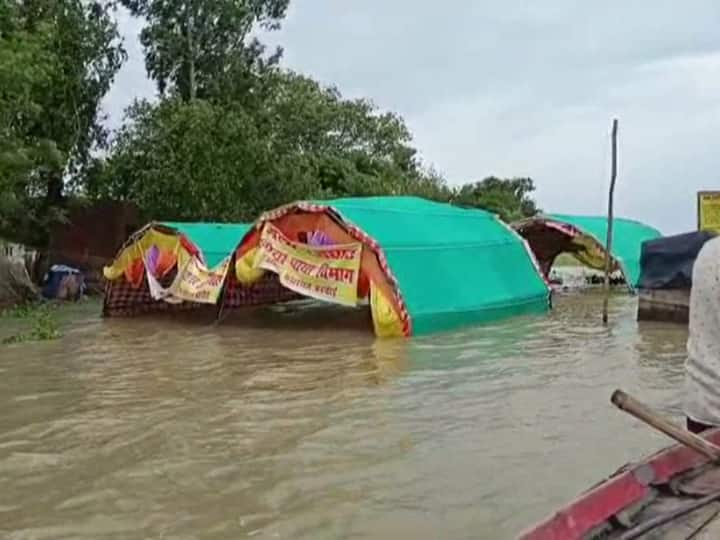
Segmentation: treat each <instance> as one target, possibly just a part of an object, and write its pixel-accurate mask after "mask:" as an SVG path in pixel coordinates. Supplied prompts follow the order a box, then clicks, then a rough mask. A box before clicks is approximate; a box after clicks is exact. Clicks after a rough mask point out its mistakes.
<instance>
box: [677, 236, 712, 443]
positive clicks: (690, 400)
mask: <svg viewBox="0 0 720 540" xmlns="http://www.w3.org/2000/svg"><path fill="white" fill-rule="evenodd" d="M688 329H689V337H688V342H687V360H686V361H685V407H684V409H685V416H686V421H687V429H688V430H689V431H692V432H693V433H700V432H702V431H705V430H706V429H710V428H713V427H716V426H720V237H716V238H712V239H711V240H708V241H707V242H705V244H704V245H703V247H702V248H701V249H700V252H699V253H698V256H697V258H696V259H695V264H694V265H693V271H692V286H691V289H690V319H689V324H688Z"/></svg>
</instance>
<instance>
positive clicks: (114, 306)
mask: <svg viewBox="0 0 720 540" xmlns="http://www.w3.org/2000/svg"><path fill="white" fill-rule="evenodd" d="M176 273H177V270H176V269H173V270H172V271H170V272H169V273H168V274H167V275H166V276H165V277H164V278H162V279H161V280H160V284H161V285H162V286H163V287H169V286H170V284H171V283H172V281H173V279H175V275H176ZM298 298H302V297H301V296H300V295H299V294H297V293H295V292H293V291H291V290H289V289H286V288H285V287H283V286H282V285H281V284H280V280H279V279H278V276H277V274H274V273H272V272H267V273H266V274H265V275H264V276H263V277H262V278H261V279H260V280H259V281H258V282H257V283H253V284H252V285H243V284H241V283H239V282H238V281H237V279H236V278H235V275H234V274H233V273H232V272H231V273H229V275H228V277H227V279H226V280H225V291H224V292H223V293H222V294H221V296H220V302H222V305H223V309H235V308H241V307H244V306H259V305H265V304H275V303H278V302H287V301H289V300H296V299H298ZM200 307H205V308H207V307H208V306H207V304H196V303H194V302H182V303H180V304H169V303H167V302H164V301H162V300H154V299H153V297H152V296H150V289H149V287H148V284H147V280H145V279H143V282H142V285H141V286H140V287H138V288H135V287H133V286H132V285H131V284H130V283H128V282H127V281H126V280H125V278H124V277H121V278H118V279H117V280H115V281H108V282H107V283H106V286H105V302H104V305H103V314H104V315H105V316H106V317H130V316H134V315H140V314H142V313H156V312H164V311H167V312H176V311H188V310H191V309H197V308H200Z"/></svg>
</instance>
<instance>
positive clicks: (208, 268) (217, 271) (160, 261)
mask: <svg viewBox="0 0 720 540" xmlns="http://www.w3.org/2000/svg"><path fill="white" fill-rule="evenodd" d="M250 227H251V226H250V224H246V223H238V224H226V223H180V222H151V223H149V224H147V225H146V226H145V227H143V228H142V229H140V230H139V231H137V232H136V233H134V234H133V235H132V236H130V238H128V240H127V241H126V242H125V244H124V245H123V246H122V247H121V248H120V251H119V252H118V254H117V255H116V257H115V259H114V260H113V262H112V264H111V265H110V266H106V267H105V268H104V269H103V274H104V276H105V279H106V280H107V285H106V287H105V301H104V305H103V313H104V314H105V315H111V316H112V315H134V314H137V313H141V312H144V311H155V310H165V309H169V308H171V307H173V308H180V309H187V308H191V307H194V306H193V304H198V303H200V304H202V303H215V302H216V301H217V298H216V297H213V294H217V293H219V289H220V287H221V286H222V281H224V278H225V277H224V276H225V273H226V270H227V268H228V267H229V261H230V259H231V258H232V254H233V251H234V250H235V248H236V247H237V245H238V242H240V240H241V239H242V237H243V235H244V234H245V233H247V231H248V230H250ZM191 262H192V264H189V263H191ZM179 270H188V273H189V272H190V271H191V270H195V271H196V272H195V273H200V274H201V277H203V278H205V279H206V280H214V281H215V282H217V276H218V275H220V276H222V279H221V280H220V283H219V284H217V283H212V284H211V285H213V287H211V288H210V293H211V294H209V295H208V296H209V297H208V298H205V299H202V300H201V301H200V302H193V301H192V294H191V293H192V291H188V290H187V288H185V289H183V291H181V294H180V296H181V297H183V298H178V299H177V301H173V296H174V295H173V294H172V293H173V291H172V290H171V287H172V286H173V285H176V286H177V285H179V284H180V281H179V280H178V279H176V278H178V275H179V274H180V272H179ZM180 277H182V276H180ZM190 278H193V276H192V275H190ZM205 289H207V287H206V288H205ZM175 296H176V295H175ZM183 300H184V301H183ZM210 300H212V302H210Z"/></svg>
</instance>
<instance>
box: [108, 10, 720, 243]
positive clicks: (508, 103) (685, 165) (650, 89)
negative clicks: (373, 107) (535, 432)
mask: <svg viewBox="0 0 720 540" xmlns="http://www.w3.org/2000/svg"><path fill="white" fill-rule="evenodd" d="M121 29H122V32H123V34H124V36H125V41H126V48H127V49H128V53H129V56H130V58H129V60H128V62H127V64H126V65H125V66H124V67H123V69H122V71H121V72H120V74H119V75H118V78H117V81H116V84H115V87H114V88H113V90H112V91H111V93H110V95H109V96H108V98H107V101H106V107H107V110H108V112H109V113H110V115H111V122H112V124H113V125H117V124H118V123H119V122H120V120H121V118H122V110H123V108H124V107H125V106H126V105H127V104H128V103H129V102H130V101H131V100H132V98H133V97H148V96H151V95H152V94H153V92H154V87H153V85H152V84H151V83H150V82H149V81H147V78H146V76H145V70H144V65H143V57H142V51H141V49H140V47H139V44H138V43H137V33H138V31H139V29H140V24H139V22H138V21H134V20H132V19H130V18H128V17H127V16H124V15H123V16H122V17H121ZM265 41H266V42H270V43H272V44H280V45H282V46H283V47H284V49H285V56H284V60H283V63H284V65H285V66H287V67H290V68H292V69H295V70H298V71H302V72H304V73H307V74H310V75H311V76H313V77H315V78H317V79H319V80H321V81H322V82H324V83H328V84H335V85H337V86H338V87H339V88H340V90H341V91H342V92H343V93H344V94H345V95H347V96H350V97H359V96H363V97H369V98H371V99H372V100H373V101H374V102H375V103H376V104H377V105H378V106H379V107H381V108H383V109H390V110H393V111H395V112H398V113H400V114H401V115H402V116H403V117H404V118H405V119H406V121H407V123H408V125H409V127H410V129H411V131H412V132H413V134H414V137H415V144H416V146H417V147H418V148H419V150H420V152H421V154H422V156H423V159H424V160H425V161H426V162H427V163H428V164H432V165H433V166H435V167H436V168H437V169H438V170H439V171H441V172H442V173H443V174H444V175H445V176H446V177H447V179H448V180H449V181H450V182H451V183H453V184H458V183H462V182H466V181H469V180H476V179H481V178H483V177H485V176H489V175H497V176H530V177H532V178H533V179H534V180H535V182H536V184H537V188H538V189H537V200H538V202H539V204H540V206H541V207H542V209H543V210H545V211H546V212H563V213H578V214H600V213H604V212H605V211H606V205H607V200H606V199H607V187H608V184H609V160H610V139H609V132H610V125H611V121H612V118H613V117H614V116H617V117H618V118H619V120H620V132H619V133H620V134H619V140H620V144H619V149H620V169H619V176H618V184H617V189H616V208H617V210H616V212H617V213H618V214H620V215H622V216H624V217H630V218H634V219H639V220H641V221H644V222H646V223H648V224H650V225H653V226H655V227H657V228H659V229H660V230H661V231H663V232H665V233H666V234H668V233H675V232H683V231H686V230H692V229H693V228H694V227H695V226H696V209H695V194H696V191H697V190H700V189H714V188H716V189H717V188H720V175H719V172H720V152H718V151H717V150H716V148H715V144H716V140H717V135H716V134H717V132H718V129H719V128H720V2H718V1H717V0H707V1H705V0H702V1H701V0H688V1H686V2H677V1H675V0H673V1H664V0H633V1H632V2H628V1H622V0H615V1H610V2H603V3H600V2H584V1H581V0H574V1H571V0H552V1H548V2H530V1H526V2H520V1H505V2H487V1H485V2H479V1H474V0H445V2H437V1H433V2H430V1H422V0H420V1H418V0H354V1H353V0H342V1H339V0H304V1H302V2H301V1H299V0H295V1H294V2H293V3H292V6H291V9H290V12H289V15H288V17H287V19H286V20H285V22H284V24H283V29H282V30H281V31H279V32H276V33H274V34H273V35H272V36H269V37H266V38H265Z"/></svg>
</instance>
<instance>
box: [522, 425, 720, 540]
mask: <svg viewBox="0 0 720 540" xmlns="http://www.w3.org/2000/svg"><path fill="white" fill-rule="evenodd" d="M703 437H704V438H705V439H707V440H708V441H710V442H712V443H714V444H716V445H718V446H720V429H716V430H712V431H710V432H708V433H707V434H705V435H703ZM705 462H707V459H706V458H705V457H703V456H702V455H700V454H698V453H697V452H695V451H694V450H691V449H690V448H687V447H685V446H681V445H675V446H671V447H669V448H666V449H664V450H661V451H660V452H658V453H657V454H655V455H653V456H651V457H649V458H647V459H646V460H645V461H643V462H641V463H640V464H638V465H637V466H639V465H645V466H650V467H651V468H652V470H653V472H654V478H653V480H652V483H653V484H661V483H664V482H667V481H668V480H669V479H670V478H672V477H673V476H675V475H676V474H679V473H681V472H685V471H687V470H690V469H692V468H695V467H697V466H698V465H701V464H703V463H705ZM637 466H635V467H633V469H632V470H629V471H626V472H623V473H620V474H619V475H617V476H614V477H613V478H610V479H609V480H607V481H606V482H603V483H602V484H600V485H599V486H597V487H596V488H594V489H592V490H590V491H588V492H587V493H584V494H583V495H581V496H580V497H579V498H577V499H575V500H574V501H573V502H571V503H570V504H568V505H567V506H566V507H564V508H562V509H561V510H560V511H558V512H557V513H556V514H554V515H553V516H550V517H549V518H547V519H546V520H544V521H542V522H540V523H538V524H537V525H535V526H533V527H532V528H530V529H529V530H527V531H526V532H524V533H522V534H521V535H520V536H519V540H580V539H582V538H583V536H584V535H585V534H587V533H588V532H589V531H591V530H592V529H594V528H595V527H597V526H599V525H601V524H602V523H604V522H605V521H607V520H608V519H609V518H610V517H612V516H614V515H615V514H617V513H619V512H620V511H621V510H623V509H624V508H627V507H628V506H630V505H632V504H633V503H635V502H638V501H639V500H640V499H642V497H644V496H645V495H646V494H647V493H648V491H649V488H647V487H646V486H643V485H642V484H641V483H640V482H639V481H638V480H637V479H636V478H635V474H634V473H633V470H634V469H635V468H637Z"/></svg>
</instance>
